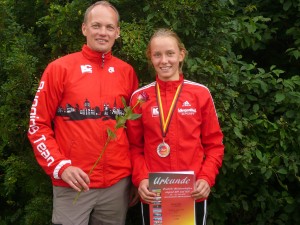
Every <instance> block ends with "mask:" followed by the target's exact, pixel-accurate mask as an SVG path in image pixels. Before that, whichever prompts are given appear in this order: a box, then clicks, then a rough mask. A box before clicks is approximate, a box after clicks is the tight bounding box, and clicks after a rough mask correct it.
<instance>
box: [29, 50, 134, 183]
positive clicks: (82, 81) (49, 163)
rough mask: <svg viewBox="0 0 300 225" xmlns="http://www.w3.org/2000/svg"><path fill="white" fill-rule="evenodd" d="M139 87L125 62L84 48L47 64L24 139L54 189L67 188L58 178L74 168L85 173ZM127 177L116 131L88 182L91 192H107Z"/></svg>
mask: <svg viewBox="0 0 300 225" xmlns="http://www.w3.org/2000/svg"><path fill="white" fill-rule="evenodd" d="M137 87H138V80H137V77H136V74H135V72H134V70H133V68H132V67H131V66H130V65H129V64H127V63H125V62H124V61H122V60H120V59H118V58H116V57H114V56H112V54H111V52H110V53H107V54H102V53H98V52H95V51H92V50H91V49H90V48H89V47H88V46H87V45H84V46H83V48H82V51H81V52H76V53H73V54H70V55H67V56H64V57H62V58H59V59H57V60H55V61H54V62H52V63H50V64H49V65H48V67H47V68H46V70H45V71H44V74H43V76H42V79H41V82H40V85H39V87H38V90H37V92H36V96H35V98H34V100H33V104H32V108H31V112H30V123H29V130H28V138H29V140H30V142H31V144H32V147H33V150H34V153H35V156H36V159H37V161H38V163H39V164H40V165H41V167H42V168H43V169H44V170H45V172H46V173H47V174H48V175H49V176H50V177H51V178H52V183H53V185H56V186H68V184H67V183H65V182H64V181H63V180H62V179H61V178H60V177H61V174H62V172H63V171H64V169H66V168H67V167H68V166H70V165H73V166H77V167H80V168H81V169H82V170H83V171H85V172H86V173H88V172H89V171H90V169H91V168H92V166H93V164H94V163H95V161H96V160H97V158H98V157H99V155H100V152H101V150H102V148H103V146H104V143H105V142H106V139H107V128H108V127H110V128H111V129H113V127H114V125H115V123H116V120H115V116H116V115H120V114H122V113H123V108H124V106H123V104H122V100H121V97H124V98H125V99H126V101H127V102H129V98H130V96H131V94H132V93H133V91H134V90H136V89H137ZM130 174H131V163H130V154H129V144H128V139H127V136H126V133H125V131H124V129H119V130H118V132H117V139H115V140H112V141H111V142H110V143H109V144H108V147H107V149H106V151H105V153H104V155H103V157H102V159H101V160H100V163H99V164H98V166H97V167H96V168H95V169H94V171H93V173H92V174H91V176H90V179H91V184H90V188H100V187H101V188H102V187H109V186H111V185H113V184H115V183H116V182H118V181H119V180H120V179H122V178H124V177H127V176H129V175H130Z"/></svg>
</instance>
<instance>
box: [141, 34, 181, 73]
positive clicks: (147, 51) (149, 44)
mask: <svg viewBox="0 0 300 225" xmlns="http://www.w3.org/2000/svg"><path fill="white" fill-rule="evenodd" d="M156 37H172V38H174V39H175V40H176V42H177V45H178V48H179V50H180V51H184V53H185V55H187V50H186V48H185V47H184V44H183V43H182V41H181V40H180V38H179V37H178V35H177V34H176V33H175V32H174V31H172V30H170V29H167V28H159V29H157V30H156V31H155V32H154V34H153V35H152V37H151V38H150V41H149V43H148V46H147V49H146V56H147V59H148V62H149V64H150V65H152V64H151V41H152V39H153V38H156ZM183 61H184V60H183ZM183 61H182V62H180V63H179V71H180V72H182V67H183Z"/></svg>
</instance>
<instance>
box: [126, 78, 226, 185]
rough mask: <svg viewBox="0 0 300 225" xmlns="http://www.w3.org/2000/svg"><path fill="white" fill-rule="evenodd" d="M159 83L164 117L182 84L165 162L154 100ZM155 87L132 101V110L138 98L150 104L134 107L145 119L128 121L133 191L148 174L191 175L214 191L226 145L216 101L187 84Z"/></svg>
mask: <svg viewBox="0 0 300 225" xmlns="http://www.w3.org/2000/svg"><path fill="white" fill-rule="evenodd" d="M156 82H158V83H159V86H160V92H161V99H162V106H163V110H164V115H165V117H166V116H167V114H168V110H169V108H170V105H171V103H172V100H173V97H174V95H175V92H176V89H177V87H178V85H179V84H180V83H183V86H182V90H181V93H180V95H179V98H178V102H177V104H176V108H175V110H174V113H173V116H172V118H171V122H170V125H169V128H168V131H167V134H166V137H165V142H166V143H167V144H168V145H169V146H170V149H171V150H170V154H169V155H168V156H167V157H165V158H162V157H160V156H159V155H158V153H157V146H158V145H159V144H160V143H161V142H162V131H161V124H160V117H159V111H158V103H157V99H156V91H155V84H156ZM156 82H153V83H151V84H149V85H146V86H144V87H142V88H140V89H139V90H137V91H135V92H134V94H133V95H132V97H131V103H130V105H131V106H134V105H135V104H136V102H137V100H138V98H140V96H147V97H149V99H148V101H146V102H144V103H143V104H141V105H140V107H136V108H135V110H134V112H135V113H141V114H142V117H141V118H140V119H138V120H132V121H127V133H128V137H129V142H130V146H131V147H130V152H131V160H132V164H133V175H132V180H133V183H134V185H135V186H137V187H138V186H139V183H140V182H141V181H142V180H143V179H146V178H148V173H149V172H162V171H182V170H192V171H194V172H195V175H196V179H200V178H201V179H205V180H206V181H207V182H208V184H209V185H210V186H213V185H214V183H215V178H216V175H217V174H218V171H219V168H220V166H221V165H222V160H223V155H224V145H223V143H222V140H223V134H222V132H221V129H220V126H219V122H218V118H217V114H216V110H215V107H214V103H213V99H212V97H211V94H210V92H209V90H208V89H207V87H205V86H203V85H201V84H198V83H195V82H191V81H188V80H184V79H183V75H181V76H180V80H179V81H168V82H163V81H161V80H159V79H158V78H156Z"/></svg>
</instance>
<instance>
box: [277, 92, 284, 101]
mask: <svg viewBox="0 0 300 225" xmlns="http://www.w3.org/2000/svg"><path fill="white" fill-rule="evenodd" d="M284 99H285V94H283V93H276V95H275V102H277V103H279V102H282V101H283V100H284Z"/></svg>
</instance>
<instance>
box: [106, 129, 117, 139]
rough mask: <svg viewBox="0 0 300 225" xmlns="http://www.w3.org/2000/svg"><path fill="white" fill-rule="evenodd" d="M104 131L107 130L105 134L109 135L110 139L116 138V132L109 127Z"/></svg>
mask: <svg viewBox="0 0 300 225" xmlns="http://www.w3.org/2000/svg"><path fill="white" fill-rule="evenodd" d="M106 131H107V136H108V137H110V138H112V139H115V138H116V134H115V133H114V132H113V131H112V130H111V129H110V128H107V129H106Z"/></svg>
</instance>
